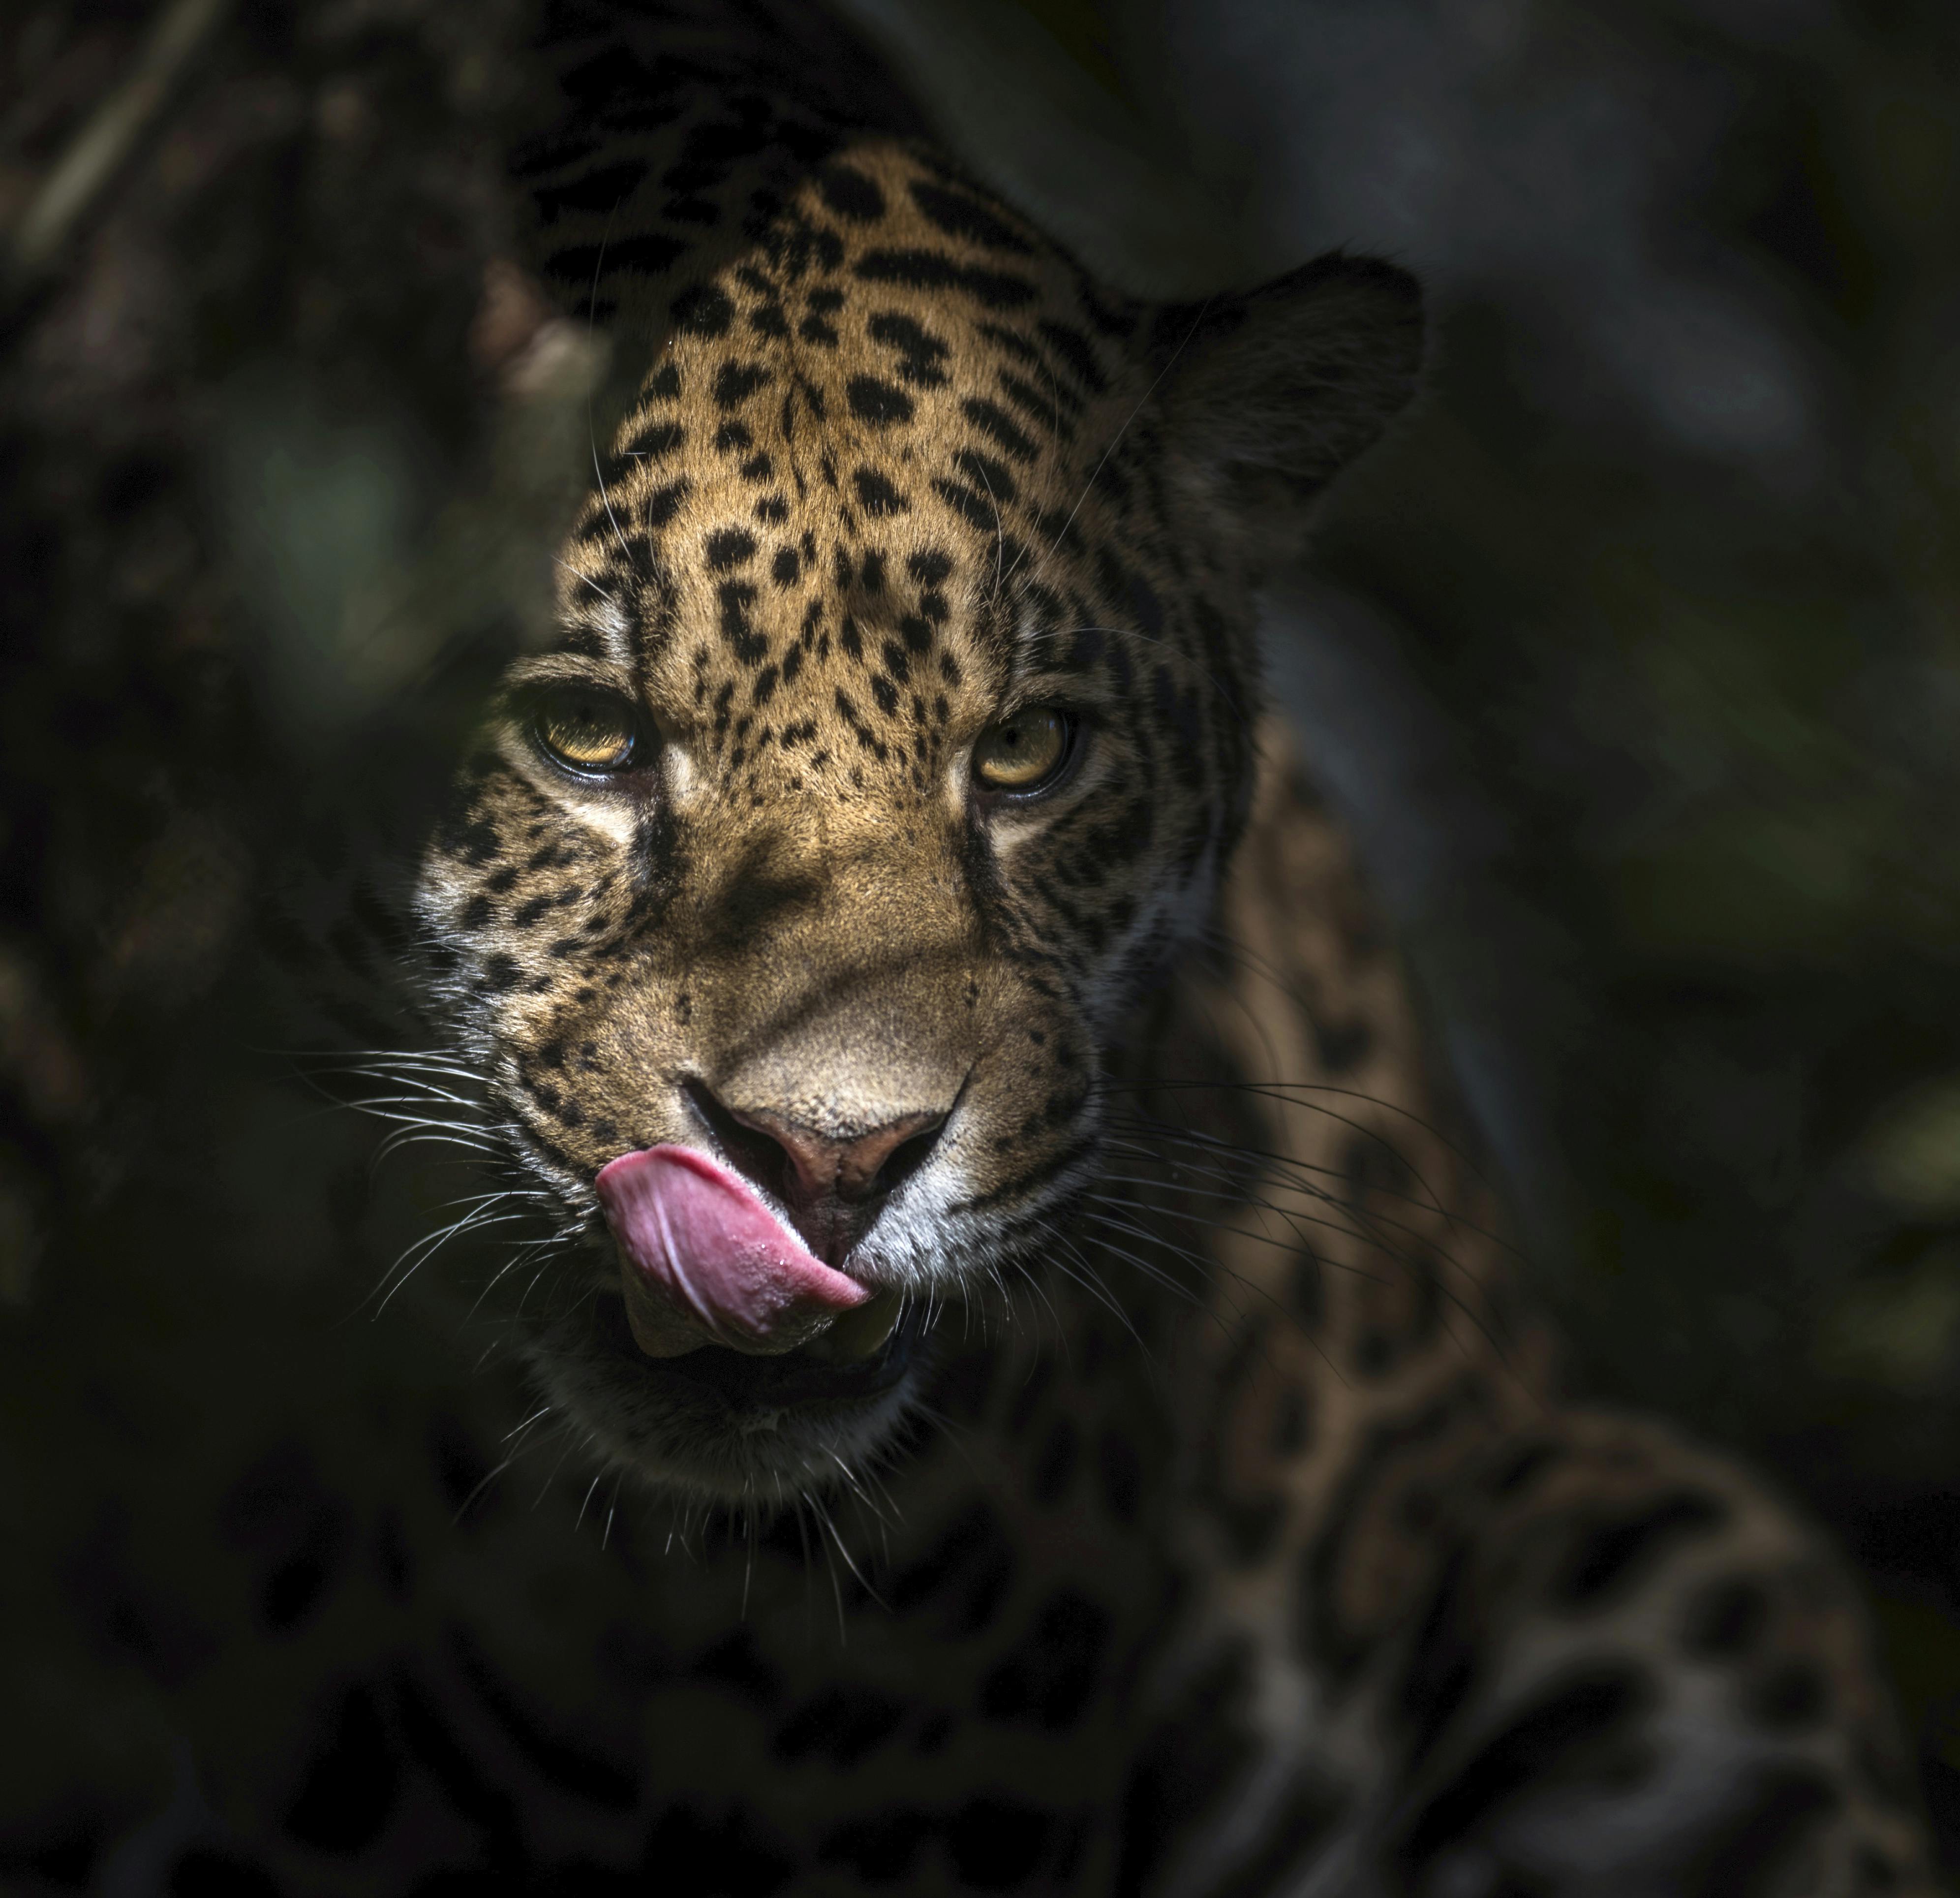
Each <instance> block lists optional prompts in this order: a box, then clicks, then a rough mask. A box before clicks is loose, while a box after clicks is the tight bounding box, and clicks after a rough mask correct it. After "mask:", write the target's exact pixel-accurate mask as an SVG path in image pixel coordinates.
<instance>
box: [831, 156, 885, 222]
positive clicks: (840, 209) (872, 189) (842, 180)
mask: <svg viewBox="0 0 1960 1898" xmlns="http://www.w3.org/2000/svg"><path fill="white" fill-rule="evenodd" d="M816 188H817V189H818V191H819V193H821V194H822V196H823V202H825V203H826V205H829V207H830V209H832V211H834V212H836V213H837V215H838V216H839V217H840V218H847V219H848V220H849V221H851V223H853V224H870V223H871V222H872V221H873V220H875V219H877V218H882V217H883V215H885V194H884V193H883V192H882V191H880V189H878V184H877V180H876V179H874V178H868V177H866V176H865V175H864V173H863V172H861V171H860V170H857V169H856V168H855V167H853V166H851V165H847V164H830V165H826V166H825V167H824V168H823V170H821V171H819V173H818V174H816Z"/></svg>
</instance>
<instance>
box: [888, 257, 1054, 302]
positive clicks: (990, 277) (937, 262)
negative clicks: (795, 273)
mask: <svg viewBox="0 0 1960 1898" xmlns="http://www.w3.org/2000/svg"><path fill="white" fill-rule="evenodd" d="M857 274H858V275H859V276H860V277H861V278H862V279H864V281H865V282H867V283H898V284H903V285H905V287H906V288H908V289H911V290H956V291H960V292H962V293H963V295H966V296H969V297H971V298H972V299H973V300H974V301H975V302H976V303H978V304H981V305H982V306H983V307H985V308H987V309H989V310H1017V309H1019V308H1020V307H1021V306H1022V305H1023V304H1029V303H1032V302H1033V301H1034V300H1035V295H1036V291H1035V286H1034V285H1033V283H1031V282H1029V280H1028V279H1026V277H1020V276H1014V275H1010V274H1009V273H1008V272H1004V271H998V270H982V269H977V268H975V267H974V266H971V265H968V264H963V263H957V262H956V261H955V260H953V258H951V257H950V256H947V254H946V253H945V252H943V250H867V251H866V252H865V253H864V256H861V257H860V258H859V259H858V266H857Z"/></svg>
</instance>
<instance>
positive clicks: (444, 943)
mask: <svg viewBox="0 0 1960 1898" xmlns="http://www.w3.org/2000/svg"><path fill="white" fill-rule="evenodd" d="M813 234H814V235H813ZM661 294H662V296H663V298H664V304H663V308H662V309H661V310H660V314H659V321H660V324H661V326H662V330H663V333H661V334H660V336H659V339H658V347H657V351H656V353H655V355H654V366H653V368H652V369H651V372H650V373H649V374H648V376H647V377H646V378H645V380H644V384H642V387H641V391H640V396H639V400H638V406H636V407H635V409H634V411H633V412H632V415H631V416H629V417H628V419H627V420H626V422H625V423H624V424H623V425H622V427H621V428H620V430H619V433H618V435H617V437H616V439H615V440H614V441H613V444H612V450H611V452H610V454H606V455H603V457H600V461H599V469H598V479H597V482H596V484H595V486H594V489H593V493H592V495H591V496H590V501H589V503H588V505H587V508H586V509H585V512H584V517H583V519H582V521H581V524H580V526H579V528H578V531H577V533H575V534H574V537H573V538H572V540H571V543H570V544H569V545H568V546H567V547H566V548H565V549H564V551H563V555H562V572H563V584H562V597H561V601H560V613H559V626H558V639H557V642H556V643H555V645H554V647H553V648H552V649H551V650H549V651H545V652H542V653H538V654H533V655H531V656H529V657H527V658H524V659H523V661H521V662H520V663H518V664H516V665H515V666H514V667H512V669H511V671H510V673H509V674H508V678H507V679H506V680H505V681H504V688H503V690H502V692H501V696H500V697H499V699H498V702H497V704H496V705H495V708H494V709H493V711H492V715H491V716H490V717H489V718H488V721H487V723H486V724H485V729H484V732H483V735H482V739H481V741H480V743H479V744H478V746H477V747H476V750H475V751H474V753H473V755H472V756H471V757H470V759H469V763H468V764H467V767H466V769H465V771H464V772H463V775H462V777H461V779H460V783H459V785H458V788H457V802H456V804H455V807H454V809H453V811H452V812H451V814H450V817H449V819H448V820H447V822H446V823H444V826H442V827H441V831H440V833H439V834H438V836H437V837H436V839H435V840H434V842H433V843H432V844H431V846H430V847H429V849H428V852H427V854H426V856H425V860H424V861H423V864H422V870H421V874H420V882H419V887H418V915H419V919H420V922H421V924H422V928H423V931H424V933H425V938H426V939H427V941H428V943H429V944H431V960H430V965H429V974H428V980H427V988H428V995H429V997H430V999H431V1004H432V1008H431V1013H432V1014H433V1016H434V1018H435V1019H437V1020H438V1021H439V1022H440V1023H441V1024H442V1026H441V1032H442V1033H443V1034H444V1036H445V1037H447V1042H448V1045H449V1047H450V1051H451V1052H452V1054H453V1057H454V1058H455V1059H460V1060H461V1061H463V1062H466V1063H467V1064H468V1065H469V1066H470V1067H471V1068H472V1069H473V1072H476V1073H477V1074H479V1075H481V1076H482V1078H483V1080H484V1083H485V1086H486V1087H487V1088H488V1089H489V1090H490V1091H491V1094H492V1097H493V1099H494V1101H495V1117H496V1121H497V1129H496V1138H497V1139H498V1142H499V1143H500V1146H501V1151H502V1152H503V1154H504V1157H505V1164H507V1165H508V1167H509V1168H510V1169H511V1170H512V1171H513V1172H514V1173H515V1174H520V1175H521V1176H522V1179H523V1184H524V1186H525V1188H526V1189H527V1191H528V1192H529V1193H530V1195H531V1196H532V1197H533V1199H543V1202H545V1203H546V1204H547V1205H549V1208H550V1209H551V1213H552V1218H553V1219H554V1221H555V1226H556V1229H557V1231H558V1234H559V1244H558V1246H557V1248H556V1250H555V1252H554V1253H553V1255H552V1263H551V1265H550V1266H549V1271H548V1274H547V1277H548V1279H549V1284H548V1285H547V1287H546V1291H545V1293H544V1295H542V1296H540V1297H539V1298H536V1299H535V1300H534V1301H532V1308H531V1310H530V1316H529V1317H527V1319H526V1320H524V1322H525V1323H526V1325H527V1333H526V1336H527V1349H528V1351H529V1352H530V1357H531V1359H532V1361H533V1365H534V1368H535V1369H536V1374H537V1375H538V1377H539V1378H540V1380H541V1381H542V1383H543V1386H544V1388H545V1390H546V1393H547V1394H548V1396H549V1397H550V1398H551V1399H552V1400H554V1401H555V1402H556V1403H558V1405H560V1406H562V1407H563V1408H564V1409H566V1410H567V1411H568V1412H571V1414H572V1416H574V1418H575V1419H576V1420H577V1422H578V1424H579V1425H581V1427H582V1428H583V1429H584V1431H586V1432H587V1433H588V1434H589V1435H590V1437H591V1438H592V1439H593V1441H595V1442H596V1443H597V1444H598V1445H599V1446H600V1448H601V1449H602V1450H603V1451H604V1453H605V1454H607V1455H608V1456H609V1457H611V1458H613V1460H616V1461H617V1462H618V1463H621V1464H623V1465H625V1466H628V1468H630V1469H632V1470H635V1471H637V1472H638V1473H641V1474H643V1475H644V1476H646V1477H648V1479H651V1481H653V1482H655V1483H656V1484H657V1485H660V1486H664V1487H666V1488H667V1489H671V1490H675V1491H679V1492H688V1493H692V1494H694V1495H706V1496H711V1497H714V1498H754V1499H759V1500H762V1501H763V1502H767V1501H768V1500H770V1499H772V1498H776V1497H778V1496H783V1497H787V1496H790V1495H797V1494H800V1493H803V1492H807V1491H809V1490H810V1489H813V1488H814V1487H817V1486H823V1484H825V1483H826V1482H829V1481H830V1480H831V1479H834V1478H835V1477H836V1476H838V1473H839V1472H840V1470H845V1469H851V1468H855V1467H857V1466H860V1465H861V1464H862V1463H864V1461H865V1460H866V1459H867V1458H868V1457H873V1456H874V1455H875V1454H877V1451H878V1450H879V1448H880V1446H881V1445H883V1444H886V1443H888V1442H889V1441H890V1440H891V1438H893V1434H894V1433H895V1431H897V1430H898V1429H899V1427H900V1425H901V1424H902V1419H904V1417H905V1414H906V1412H907V1411H908V1407H909V1406H911V1405H912V1403H913V1402H914V1401H915V1399H916V1397H917V1396H918V1392H919V1390H920V1388H921V1379H922V1377H923V1376H924V1367H925V1365H926V1363H927V1361H928V1359H929V1358H930V1355H931V1332H932V1330H933V1326H934V1321H935V1320H936V1318H937V1317H938V1316H939V1315H940V1314H942V1313H943V1312H944V1311H946V1310H948V1309H949V1308H952V1307H959V1306H963V1305H967V1304H971V1303H972V1301H974V1300H975V1298H983V1297H993V1296H996V1295H998V1291H999V1288H1001V1286H1002V1285H1003V1284H1004V1282H1006V1281H1007V1279H1009V1278H1010V1276H1011V1275H1013V1274H1014V1273H1016V1272H1020V1271H1023V1270H1025V1269H1028V1268H1029V1267H1030V1266H1034V1265H1038V1264H1039V1262H1040V1261H1041V1259H1042V1257H1043V1256H1044V1254H1045V1252H1046V1251H1047V1250H1048V1249H1050V1248H1051V1247H1052V1246H1053V1245H1054V1244H1055V1234H1056V1233H1057V1231H1058V1226H1059V1224H1060V1223H1061V1221H1063V1219H1064V1218H1065V1215H1066V1213H1067V1210H1068V1203H1069V1201H1070V1199H1071V1195H1072V1194H1074V1193H1076V1192H1077V1191H1079V1190H1080V1188H1081V1187H1082V1186H1083V1183H1084V1182H1085V1181H1087V1180H1088V1179H1089V1178H1090V1177H1091V1174H1092V1173H1093V1170H1094V1168H1095V1167H1096V1164H1097V1157H1098V1149H1099V1135H1100V1127H1101V1122H1102V1119H1103V1101H1104V1094H1103V1088H1102V1085H1101V1083H1102V1080H1103V1076H1104V1075H1105V1073H1106V1067H1107V1064H1108V1062H1109V1056H1110V1053H1111V1050H1112V1045H1113V1044H1114V1043H1115V1040H1116V1038H1117V1037H1119V1036H1120V1034H1121V1033H1122V1024H1124V1022H1125V1018H1126V1016H1127V1015H1128V1013H1129V1012H1130V1011H1131V1010H1132V1009H1133V1008H1134V1005H1135V1004H1136V1002H1137V1000H1138V997H1139V995H1140V994H1141V992H1143V991H1144V989H1146V988H1147V986H1149V985H1150V983H1151V982H1153V981H1155V980H1157V979H1160V976H1161V975H1162V973H1163V971H1164V970H1165V969H1166V966H1167V964H1168V963H1169V960H1170V959H1171V958H1172V957H1173V956H1174V954H1176V951H1177V949H1178V947H1179V944H1181V943H1182V942H1183V941H1185V940H1186V939H1187V938H1188V937H1189V935H1191V933H1192V931H1193V930H1194V929H1195V928H1197V927H1198V926H1199V925H1201V924H1202V922H1204V919H1205V917H1206V915H1207V912H1208V906H1209V905H1210V903H1211V899H1212V896H1213V893H1214V887H1215V885H1216V882H1217V878H1218V876H1219V874H1220V868H1221V866H1222V865H1223V862H1224V861H1225V860H1226V858H1227V855H1228V853H1229V852H1230V849H1231V847H1232V845H1233V840H1234V837H1235V836H1236V832H1237V830H1238V829H1239V826H1240V824H1241V823H1242V821H1243V814H1244V812H1245V810H1246V805H1247V802H1248V798H1249V791H1250V785H1251V779H1252V769H1253V764H1254V760H1253V756H1252V721H1253V717H1254V712H1255V705H1256V702H1257V699H1258V678H1257V668H1256V664H1255V656H1254V655H1255V648H1254V643H1253V637H1252V598H1253V589H1254V588H1255V584H1256V582H1257V581H1258V575H1259V574H1260V572H1261V571H1262V568H1264V567H1265V565H1267V564H1268V562H1270V561H1271V560H1272V559H1274V557H1275V556H1276V554H1277V553H1278V552H1279V551H1280V550H1281V549H1283V547H1284V543H1285V542H1286V540H1287V537H1289V536H1290V535H1291V534H1293V533H1294V532H1296V531H1297V527H1298V524H1299V523H1300V521H1301V520H1302V519H1303V517H1304V516H1305V514H1306V512H1307V511H1309V508H1310V505H1311V503H1312V502H1313V498H1314V497H1315V495H1317V494H1318V493H1319V491H1320V490H1321V489H1322V488H1324V487H1325V485H1326V483H1327V482H1328V480H1329V479H1331V478H1332V476H1333V475H1334V474H1335V473H1336V471H1337V470H1338V469H1339V468H1340V467H1341V466H1342V465H1343V464H1344V463H1346V462H1347V461H1348V460H1350V459H1351V458H1352V457H1353V456H1354V454H1356V453H1357V452H1358V451H1360V449H1362V448H1363V447H1365V446H1366V445H1367V444H1368V443H1369V442H1370V441H1372V440H1373V438H1375V437H1376V435H1378V434H1379V432H1380V431H1381V430H1382V428H1383V426H1384V425H1386V422H1388V421H1389V419H1390V417H1391V416H1392V415H1393V414H1394V412H1395V411H1396V410H1397V409H1398V408H1399V407H1400V406H1402V404H1403V403H1404V402H1405V401H1406V400H1407V399H1408V396H1409V395H1410V393H1411V391H1412V390H1413V388H1414V384H1415V381H1416V377H1417V374H1418V359H1419V356H1420V353H1421V318H1420V314H1419V308H1418V298H1417V296H1416V293H1415V291H1414V286H1413V285H1412V284H1411V282H1410V280H1409V279H1408V278H1406V277H1405V276H1404V275H1402V273H1400V272H1398V271H1395V270H1394V269H1390V268H1389V267H1388V266H1384V265H1381V264H1378V263H1366V262H1357V261H1354V260H1346V259H1343V258H1338V257H1336V258H1330V259H1326V260H1322V261H1321V262H1319V263H1316V264H1313V265H1309V266H1306V268H1305V269H1302V270H1300V271H1297V272H1294V273H1293V275H1290V276H1289V277H1286V278H1284V279H1281V280H1280V281H1279V282H1276V283H1274V284H1272V285H1268V286H1267V287H1266V288H1263V289H1261V290H1258V291H1253V292H1252V293H1250V294H1249V295H1243V296H1238V297H1233V298H1218V299H1216V300H1214V301H1213V302H1211V303H1210V304H1206V305H1204V306H1202V307H1198V306H1180V307H1175V308H1171V307H1148V306H1145V305H1142V304H1137V303H1134V302H1129V301H1123V300H1122V299H1119V298H1112V297H1109V296H1106V295H1103V294H1102V293H1100V292H1099V291H1096V289H1095V288H1093V286H1091V285H1090V284H1089V283H1088V282H1087V280H1086V279H1084V277H1083V275H1082V273H1081V272H1080V269H1078V268H1077V266H1075V265H1074V263H1072V262H1071V260H1069V259H1068V258H1067V257H1066V256H1063V255H1062V254H1061V253H1059V252H1058V251H1056V250H1055V249H1054V248H1053V247H1051V246H1050V245H1048V244H1047V243H1045V240H1042V238H1041V237H1039V236H1038V235H1037V234H1036V233H1034V232H1033V231H1031V230H1029V229H1028V228H1026V226H1025V225H1022V224H1021V223H1020V221H1017V219H1016V218H1014V217H1013V215H1011V214H1010V212H1007V211H1006V210H1005V209H1003V208H1002V207H1001V206H1000V205H998V204H995V203H993V202H987V201H983V200H982V199H980V198H979V197H978V196H977V195H975V194H974V193H972V191H971V190H970V189H969V188H968V187H966V186H962V185H960V184H959V183H956V182H955V181H951V180H948V178H947V177H945V176H944V175H943V174H941V173H940V172H939V171H937V170H934V168H932V167H931V166H929V165H928V164H926V163H925V162H924V161H922V160H921V158H919V157H918V154H917V153H916V152H915V151H914V150H913V149H912V148H908V147H905V146H902V145H896V144H886V143H879V142H867V143H865V144H864V145H861V147H860V148H857V149H855V150H854V151H850V152H848V153H846V154H845V155H844V156H843V157H842V158H838V159H834V160H832V161H831V162H830V163H829V164H828V165H827V166H826V167H825V168H824V169H823V170H822V171H820V172H819V174H816V175H815V176H813V177H811V178H810V179H809V180H807V181H806V182H805V183H804V184H803V186H800V188H799V189H797V191H796V192H794V193H791V194H789V196H788V198H787V199H786V201H785V202H784V204H783V205H781V208H780V209H778V212H776V214H775V223H774V224H773V225H772V226H771V228H770V229H769V231H768V232H767V233H766V234H765V236H764V237H762V238H761V239H759V240H758V241H757V242H756V246H755V247H754V249H753V250H752V251H751V252H749V253H747V254H746V255H744V256H742V257H740V259H738V260H736V261H735V262H733V263H730V264H729V265H727V266H726V267H724V268H721V269H718V270H716V271H714V272H708V273H707V274H705V275H701V276H698V277H697V278H696V279H693V280H691V281H688V282H679V283H674V284H670V285H667V286H665V287H664V288H663V291H662V293H661Z"/></svg>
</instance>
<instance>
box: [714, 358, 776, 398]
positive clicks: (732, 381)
mask: <svg viewBox="0 0 1960 1898" xmlns="http://www.w3.org/2000/svg"><path fill="white" fill-rule="evenodd" d="M768 379H769V372H768V370H766V369H763V368H758V367H757V366H756V365H755V364H753V363H750V362H724V364H723V365H721V368H719V369H718V370H717V371H715V372H714V403H715V406H716V407H717V408H720V409H733V408H737V407H739V406H740V405H741V404H742V403H744V402H746V401H747V400H748V399H749V397H750V396H753V394H754V393H756V390H758V389H759V388H761V387H762V385H763V384H765V382H767V381H768Z"/></svg>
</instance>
